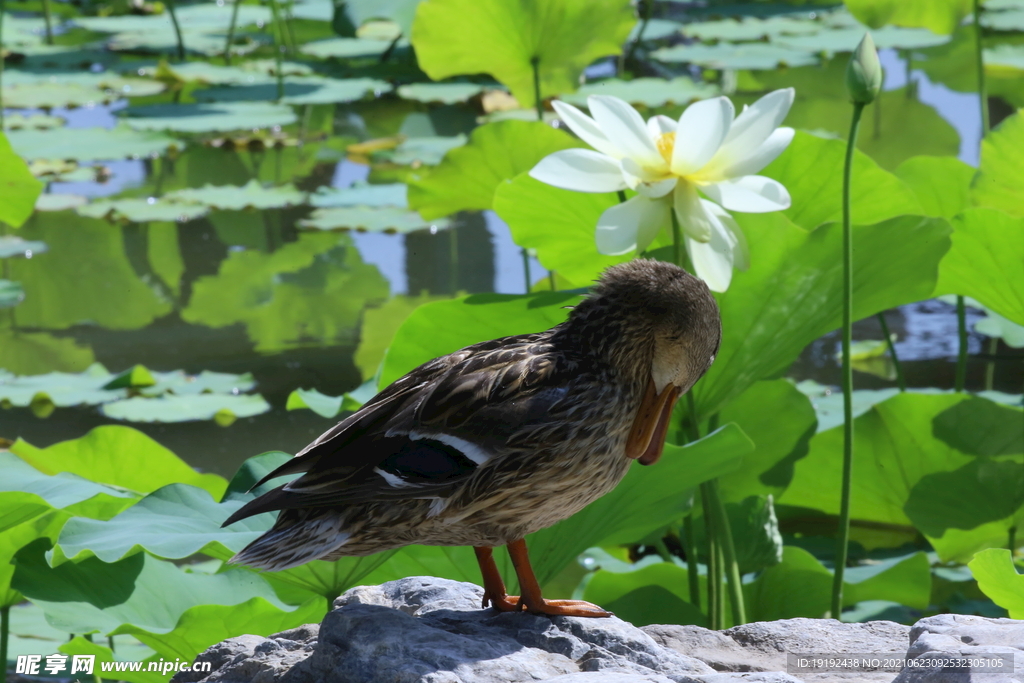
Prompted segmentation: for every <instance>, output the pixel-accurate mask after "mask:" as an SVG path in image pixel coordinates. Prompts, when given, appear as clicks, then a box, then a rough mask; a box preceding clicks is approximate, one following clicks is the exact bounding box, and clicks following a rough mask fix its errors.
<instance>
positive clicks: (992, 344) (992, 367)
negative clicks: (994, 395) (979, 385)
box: [985, 337, 999, 391]
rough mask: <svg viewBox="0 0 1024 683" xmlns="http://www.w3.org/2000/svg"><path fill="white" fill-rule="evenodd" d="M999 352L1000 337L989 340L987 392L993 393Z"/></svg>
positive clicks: (986, 368) (986, 374) (986, 365)
mask: <svg viewBox="0 0 1024 683" xmlns="http://www.w3.org/2000/svg"><path fill="white" fill-rule="evenodd" d="M997 351H999V337H992V338H991V339H989V340H988V355H989V361H988V362H987V363H985V391H992V387H993V385H994V384H995V378H996V362H995V361H994V360H992V359H993V358H995V355H996V352H997Z"/></svg>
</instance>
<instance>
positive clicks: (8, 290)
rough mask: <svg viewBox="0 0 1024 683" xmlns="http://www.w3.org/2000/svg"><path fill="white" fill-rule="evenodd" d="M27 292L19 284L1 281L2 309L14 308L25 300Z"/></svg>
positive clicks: (0, 305) (0, 299)
mask: <svg viewBox="0 0 1024 683" xmlns="http://www.w3.org/2000/svg"><path fill="white" fill-rule="evenodd" d="M24 298H25V290H24V289H23V288H22V286H21V284H20V283H18V282H11V281H10V280H2V279H0V308H12V307H14V306H17V305H18V304H20V303H21V302H22V300H24Z"/></svg>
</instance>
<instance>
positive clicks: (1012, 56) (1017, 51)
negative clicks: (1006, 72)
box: [985, 29, 1024, 71]
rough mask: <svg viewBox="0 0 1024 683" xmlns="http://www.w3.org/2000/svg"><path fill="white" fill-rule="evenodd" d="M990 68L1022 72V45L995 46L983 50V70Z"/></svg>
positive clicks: (1023, 67)
mask: <svg viewBox="0 0 1024 683" xmlns="http://www.w3.org/2000/svg"><path fill="white" fill-rule="evenodd" d="M1021 30H1024V29H1021ZM992 67H1003V68H1005V69H1012V70H1019V71H1024V45H996V46H995V47H993V48H992V49H989V50H985V70H986V71H988V70H990V69H991V68H992Z"/></svg>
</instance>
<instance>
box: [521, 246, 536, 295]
mask: <svg viewBox="0 0 1024 683" xmlns="http://www.w3.org/2000/svg"><path fill="white" fill-rule="evenodd" d="M520 253H521V254H522V255H523V277H524V278H525V279H526V293H527V294H529V293H530V285H532V284H533V282H532V280H531V279H530V254H529V253H528V252H527V251H526V247H522V248H521V249H520Z"/></svg>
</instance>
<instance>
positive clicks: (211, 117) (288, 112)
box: [122, 102, 296, 133]
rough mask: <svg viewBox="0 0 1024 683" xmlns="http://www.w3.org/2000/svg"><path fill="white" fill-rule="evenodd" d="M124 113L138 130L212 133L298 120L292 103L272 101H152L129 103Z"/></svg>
mask: <svg viewBox="0 0 1024 683" xmlns="http://www.w3.org/2000/svg"><path fill="white" fill-rule="evenodd" d="M122 113H123V114H124V116H125V119H124V121H125V122H126V123H127V124H128V126H129V127H130V128H131V129H133V130H136V131H159V130H172V131H177V132H182V133H210V132H215V131H232V130H252V129H255V128H272V127H274V126H287V125H288V124H291V123H295V121H296V117H295V112H294V111H292V109H291V107H289V106H287V105H284V104H274V103H271V102H218V103H216V104H151V105H146V106H143V107H129V108H128V109H125V110H123V112H122Z"/></svg>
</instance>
